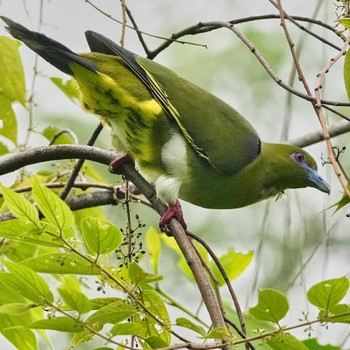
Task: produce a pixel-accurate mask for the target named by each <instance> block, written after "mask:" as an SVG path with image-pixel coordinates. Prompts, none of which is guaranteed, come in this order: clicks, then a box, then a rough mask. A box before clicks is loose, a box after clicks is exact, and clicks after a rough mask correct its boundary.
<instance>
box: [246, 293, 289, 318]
mask: <svg viewBox="0 0 350 350" xmlns="http://www.w3.org/2000/svg"><path fill="white" fill-rule="evenodd" d="M288 310H289V305H288V300H287V297H286V296H285V295H284V294H283V293H281V292H279V291H277V290H274V289H260V290H259V300H258V304H257V305H256V306H254V307H252V308H250V309H249V313H250V314H251V315H252V316H254V317H255V318H256V319H258V320H261V321H269V322H274V323H278V321H280V320H281V319H282V318H283V317H284V316H285V315H286V313H287V311H288Z"/></svg>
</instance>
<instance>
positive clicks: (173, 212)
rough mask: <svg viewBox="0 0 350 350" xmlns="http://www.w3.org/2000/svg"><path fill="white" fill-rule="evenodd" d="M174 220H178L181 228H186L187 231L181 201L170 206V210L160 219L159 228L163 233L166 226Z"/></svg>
mask: <svg viewBox="0 0 350 350" xmlns="http://www.w3.org/2000/svg"><path fill="white" fill-rule="evenodd" d="M172 218H176V219H177V220H178V221H179V223H180V224H181V226H182V227H183V228H184V230H185V231H186V229H187V225H186V222H185V219H184V216H183V212H182V208H181V205H180V203H179V201H176V203H175V204H173V205H170V206H169V208H168V210H167V211H166V212H165V213H164V214H163V216H162V217H161V218H160V221H159V228H160V230H161V231H165V227H166V225H167V224H168V223H169V221H170V220H171V219H172Z"/></svg>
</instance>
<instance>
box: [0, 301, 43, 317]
mask: <svg viewBox="0 0 350 350" xmlns="http://www.w3.org/2000/svg"><path fill="white" fill-rule="evenodd" d="M36 306H37V305H36V304H24V303H11V304H4V305H1V306H0V314H9V315H18V314H23V313H24V312H26V311H28V310H31V309H32V308H33V307H36Z"/></svg>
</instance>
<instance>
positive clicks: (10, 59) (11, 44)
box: [0, 36, 26, 105]
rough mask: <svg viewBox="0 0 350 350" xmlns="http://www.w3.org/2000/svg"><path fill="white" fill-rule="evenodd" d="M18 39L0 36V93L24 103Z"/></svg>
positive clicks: (24, 90)
mask: <svg viewBox="0 0 350 350" xmlns="http://www.w3.org/2000/svg"><path fill="white" fill-rule="evenodd" d="M19 46H20V43H19V41H17V40H13V39H10V38H8V37H5V36H1V37H0V67H1V70H0V94H1V95H3V96H6V97H7V98H8V99H9V100H10V101H11V102H14V101H18V102H19V103H21V104H22V105H25V94H26V89H25V81H24V70H23V65H22V60H21V56H20V54H19V50H18V47H19Z"/></svg>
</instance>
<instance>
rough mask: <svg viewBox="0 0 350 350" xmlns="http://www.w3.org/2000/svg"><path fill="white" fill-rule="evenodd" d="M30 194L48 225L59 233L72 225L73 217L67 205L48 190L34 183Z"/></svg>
mask: <svg viewBox="0 0 350 350" xmlns="http://www.w3.org/2000/svg"><path fill="white" fill-rule="evenodd" d="M32 193H33V196H34V199H35V201H36V203H37V204H38V207H39V209H40V211H41V212H42V213H43V215H44V216H45V218H46V220H47V221H48V222H49V223H51V224H52V225H54V226H55V227H57V228H58V229H59V230H61V231H63V230H65V229H69V228H71V227H72V226H73V225H74V216H73V214H72V212H71V210H70V209H69V207H68V205H67V204H66V203H65V202H64V201H63V200H61V199H60V198H59V197H58V196H57V195H56V194H54V193H53V192H52V191H51V190H50V189H48V188H47V187H45V186H42V185H40V184H39V182H37V181H34V185H33V190H32Z"/></svg>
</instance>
